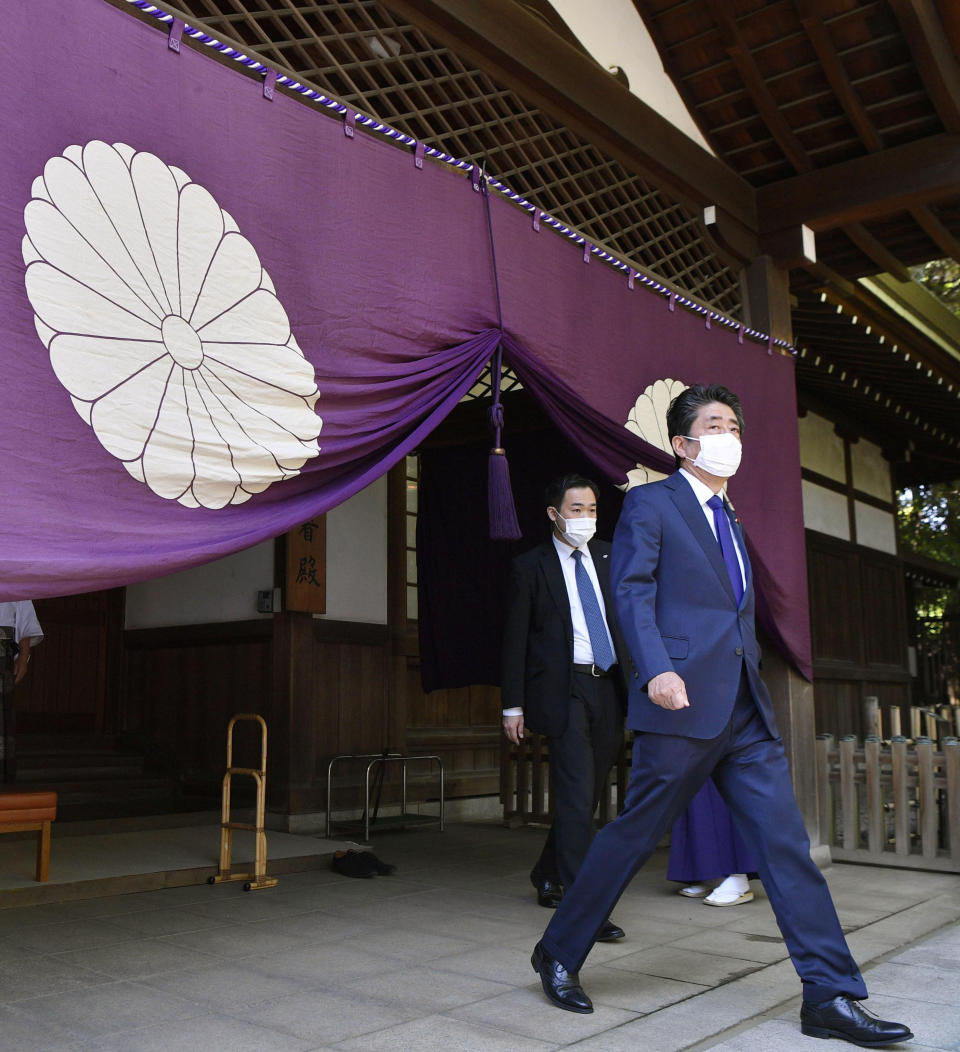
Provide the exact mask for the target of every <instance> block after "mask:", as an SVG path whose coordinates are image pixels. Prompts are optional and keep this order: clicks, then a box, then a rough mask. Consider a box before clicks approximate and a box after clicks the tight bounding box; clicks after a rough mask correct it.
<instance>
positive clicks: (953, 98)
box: [889, 0, 960, 132]
mask: <svg viewBox="0 0 960 1052" xmlns="http://www.w3.org/2000/svg"><path fill="white" fill-rule="evenodd" d="M889 2H890V7H891V8H892V9H893V13H894V14H895V15H896V16H897V21H898V22H899V23H900V28H901V29H902V30H903V35H904V36H905V37H906V38H907V43H908V44H909V45H910V51H911V53H912V55H913V59H914V62H915V63H916V65H917V72H918V73H919V74H920V76H921V78H922V79H923V83H924V84H925V85H926V88H927V91H928V92H929V93H930V98H931V100H932V102H933V104H934V106H935V107H936V109H937V113H938V114H939V116H940V120H941V121H943V126H944V127H945V128H946V129H947V131H949V132H960V66H958V64H957V59H956V56H955V55H954V53H953V49H952V48H951V46H950V43H949V40H948V38H947V34H946V32H945V30H944V26H943V22H941V20H940V15H939V14H938V13H937V9H936V5H935V4H934V3H933V0H889Z"/></svg>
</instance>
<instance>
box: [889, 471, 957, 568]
mask: <svg viewBox="0 0 960 1052" xmlns="http://www.w3.org/2000/svg"><path fill="white" fill-rule="evenodd" d="M898 504H899V506H898V508H897V520H898V526H899V530H900V542H901V544H902V545H903V546H904V547H905V548H908V549H909V550H910V551H912V552H916V553H917V554H918V555H924V556H926V557H927V558H928V559H936V560H937V561H938V562H943V563H952V564H953V565H954V566H957V565H960V484H958V483H957V482H935V483H932V484H928V485H921V486H916V487H914V488H913V489H905V490H901V492H900V494H899V501H898Z"/></svg>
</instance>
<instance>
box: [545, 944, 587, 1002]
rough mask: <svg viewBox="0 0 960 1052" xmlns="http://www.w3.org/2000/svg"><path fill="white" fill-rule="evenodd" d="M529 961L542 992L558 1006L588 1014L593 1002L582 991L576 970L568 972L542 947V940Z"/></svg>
mask: <svg viewBox="0 0 960 1052" xmlns="http://www.w3.org/2000/svg"><path fill="white" fill-rule="evenodd" d="M530 963H531V964H532V965H533V970H534V971H535V972H536V973H537V974H538V975H539V976H540V982H541V984H542V985H543V992H544V993H545V994H546V995H547V997H548V998H550V1000H551V1001H553V1003H554V1004H555V1005H556V1006H557V1007H558V1008H565V1009H566V1010H567V1011H568V1012H579V1013H580V1015H589V1014H590V1013H591V1012H592V1011H593V1002H592V1001H591V1000H590V998H589V997H587V995H586V994H585V993H584V992H583V987H582V986H581V985H580V976H579V975H578V974H577V973H576V972H568V971H567V969H566V968H564V966H563V965H562V964H561V963H560V962H559V961H557V960H554V959H553V958H552V957H551V956H550V954H549V953H547V951H546V950H545V949H544V948H543V943H542V942H538V943H537V945H536V946H534V948H533V956H532V957H531V958H530Z"/></svg>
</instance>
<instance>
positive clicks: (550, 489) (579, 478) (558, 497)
mask: <svg viewBox="0 0 960 1052" xmlns="http://www.w3.org/2000/svg"><path fill="white" fill-rule="evenodd" d="M568 489H592V490H593V498H594V500H596V501H597V502H598V503H599V501H600V491H599V489H597V484H596V482H593V481H591V480H590V479H588V478H585V477H584V476H583V475H578V474H576V473H575V472H572V473H571V474H569V475H561V476H560V478H558V479H554V480H553V482H551V483H550V485H549V486H547V490H546V494H545V496H546V499H547V507H548V508H556V509H557V511H559V510H560V505H561V504H562V503H563V498H564V497H565V496H566V495H567V490H568Z"/></svg>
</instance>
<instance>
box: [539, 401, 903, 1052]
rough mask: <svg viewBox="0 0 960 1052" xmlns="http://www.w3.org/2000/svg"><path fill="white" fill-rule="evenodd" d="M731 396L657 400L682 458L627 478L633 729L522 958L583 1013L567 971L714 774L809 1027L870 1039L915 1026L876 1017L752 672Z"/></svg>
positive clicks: (621, 582) (621, 583)
mask: <svg viewBox="0 0 960 1052" xmlns="http://www.w3.org/2000/svg"><path fill="white" fill-rule="evenodd" d="M742 431H743V413H742V410H741V407H740V401H739V399H738V398H737V397H736V395H734V394H733V393H732V392H731V391H728V390H727V389H726V388H724V387H720V386H718V385H711V386H703V385H697V386H694V387H689V388H687V390H685V391H683V392H682V393H681V394H679V395H678V396H677V397H676V398H675V399H674V400H673V402H672V403H671V405H670V408H669V410H668V411H667V433H668V435H669V436H670V443H671V446H672V448H673V451H674V454H675V455H676V461H677V467H678V468H679V470H678V471H677V472H675V473H674V474H673V475H671V476H670V477H669V478H666V479H663V480H662V481H660V482H655V483H651V484H649V485H646V486H639V487H637V488H635V489H633V490H631V491H630V492H629V493H628V494H627V497H626V500H625V502H624V507H623V512H622V514H621V517H620V520H619V522H618V524H617V528H616V533H615V535H614V542H613V555H612V563H613V566H612V581H613V589H614V596H615V604H616V608H617V613H618V615H619V620H620V625H621V628H622V631H623V635H624V638H625V639H626V643H627V648H628V651H629V654H630V657H631V658H632V660H633V665H634V669H635V672H634V675H633V676H632V680H631V683H630V698H629V710H628V716H627V724H628V726H630V727H631V728H633V729H634V730H635V731H636V732H637V733H636V736H635V741H634V754H633V769H632V773H631V778H630V784H629V786H628V788H627V792H626V794H625V800H624V807H623V810H622V811H621V813H620V815H619V816H618V817H617V818H616V819H615V820H614V821H613V822H611V823H609V824H608V825H607V826H606V827H605V828H604V829H603V830H601V832H600V833H599V834H598V836H597V838H596V839H595V840H594V842H593V845H592V846H591V849H590V851H589V853H588V855H587V857H586V859H585V860H584V862H583V865H582V866H581V869H580V873H579V874H578V876H577V880H576V883H575V884H574V885H573V887H572V888H571V889H570V890H569V891H568V893H567V895H566V896H565V897H564V899H563V901H562V902H561V903H560V906H559V908H558V910H557V912H556V913H555V914H554V917H553V919H552V921H551V922H550V924H549V926H548V927H547V930H546V931H545V932H544V935H543V940H542V941H541V942H540V943H538V944H537V946H536V948H535V949H534V953H533V958H532V964H533V967H534V969H535V970H536V971H537V972H538V973H539V974H540V979H541V982H542V984H543V989H544V992H545V993H546V995H547V997H549V998H550V1000H551V1001H553V1002H554V1003H555V1004H556V1005H558V1006H559V1007H560V1008H565V1009H567V1010H568V1011H572V1012H583V1013H586V1012H591V1011H593V1006H592V1004H591V1002H590V999H589V997H587V995H586V993H585V992H584V990H583V988H582V986H581V985H580V981H579V976H578V971H579V969H580V966H581V965H582V964H583V961H584V959H585V958H586V956H587V954H588V953H589V951H590V948H591V946H592V945H593V943H594V941H595V940H596V934H597V932H598V931H599V930H600V928H601V926H602V924H603V922H604V920H605V919H606V917H607V916H608V915H609V912H610V910H611V909H613V906H614V905H615V904H616V901H617V899H618V898H619V897H620V895H621V893H622V892H623V890H624V888H625V887H626V886H627V884H628V883H629V881H630V880H631V878H632V877H633V875H634V874H635V873H636V872H637V870H638V869H639V868H640V867H641V866H642V865H643V863H644V862H645V861H646V860H647V858H648V857H649V855H650V853H651V852H652V851H653V850H654V848H655V847H656V845H657V842H658V841H659V840H660V838H661V837H662V836H663V834H664V833H665V832H666V831H667V830H668V829H669V828H670V827H671V825H672V824H673V822H674V820H675V819H676V818H677V816H678V815H679V814H680V813H681V812H682V811H683V810H684V809H685V808H686V806H687V805H688V804H689V802H690V800H691V799H692V798H693V796H694V794H695V793H696V792H697V790H698V789H699V788H700V786H701V785H702V784H703V783H704V781H705V780H706V779H707V778H708V777H709V776H710V775H711V774H712V775H713V780H714V783H715V784H716V786H717V788H718V789H719V790H720V793H721V794H722V796H723V797H724V799H725V801H726V803H727V805H728V806H729V808H730V810H731V812H732V813H733V816H734V820H735V822H736V824H737V828H738V829H739V831H740V834H741V836H742V837H743V839H744V840H745V841H746V843H747V846H748V847H749V849H750V852H751V854H752V856H753V857H754V859H755V860H756V862H757V870H758V871H759V873H760V877H761V879H762V881H763V885H764V889H765V890H766V892H767V895H768V896H769V898H770V903H771V905H772V906H773V910H774V913H775V914H776V918H777V923H778V924H779V926H780V930H781V932H782V934H783V938H784V941H785V942H786V944H787V949H788V950H789V952H790V956H791V958H792V959H793V963H794V966H795V968H796V969H797V972H798V974H799V975H800V978H801V980H802V982H803V997H804V1001H803V1007H802V1009H801V1014H800V1021H801V1029H802V1030H803V1033H804V1034H807V1035H809V1036H813V1037H824V1038H826V1037H840V1038H843V1039H845V1040H848V1041H852V1042H853V1043H855V1044H859V1045H864V1046H866V1047H880V1046H882V1045H887V1044H892V1043H895V1042H898V1041H903V1040H906V1039H907V1038H910V1037H912V1036H913V1035H912V1034H911V1032H910V1030H909V1028H908V1027H906V1026H904V1025H902V1024H900V1023H894V1022H888V1021H885V1020H882V1019H876V1018H875V1017H874V1016H872V1015H870V1014H869V1013H867V1012H866V1011H864V1009H863V1008H862V1007H861V1006H860V1004H859V1003H858V1002H859V999H860V998H864V997H866V996H867V991H866V987H865V986H864V983H863V979H862V977H861V975H860V970H859V968H858V967H857V964H856V962H855V961H854V960H853V958H852V957H851V956H850V951H849V950H848V949H847V944H846V941H845V939H844V937H843V933H842V931H841V929H840V923H839V921H838V919H837V914H836V910H835V909H834V906H833V901H832V899H831V897H830V892H829V889H828V888H827V885H826V881H825V880H824V878H823V876H822V874H821V873H820V871H819V870H818V869H817V867H816V866H815V865H814V863H813V862H812V860H811V858H810V843H809V840H808V839H807V835H806V831H805V829H804V826H803V821H802V819H801V816H800V812H799V809H798V807H797V804H796V800H795V799H794V796H793V789H792V785H791V782H790V773H789V770H788V768H787V760H786V755H785V753H784V749H783V744H782V742H781V740H780V736H779V734H778V732H777V728H776V722H775V720H774V714H773V706H772V704H771V701H770V696H769V694H768V693H767V690H766V688H765V687H764V685H763V682H762V680H761V679H760V671H759V662H760V651H759V647H758V645H757V639H756V633H755V629H754V594H753V577H752V574H751V571H750V561H749V559H748V557H747V549H746V545H745V543H744V540H743V535H742V534H741V532H740V528H739V525H738V524H737V522H736V520H735V518H734V516H733V515H732V512H731V508H730V506H729V504H728V503H727V502H726V501H725V499H724V497H723V496H722V492H723V488H724V485H725V483H726V481H727V479H728V478H729V477H730V476H731V475H733V474H734V472H735V471H736V470H737V467H738V466H739V463H740V453H741V441H740V438H741V434H742Z"/></svg>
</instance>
